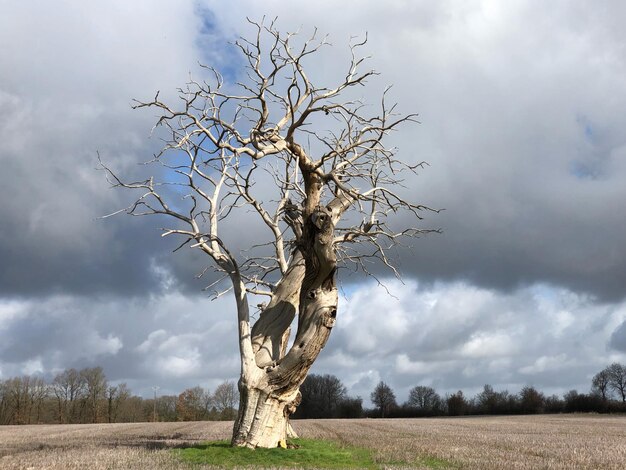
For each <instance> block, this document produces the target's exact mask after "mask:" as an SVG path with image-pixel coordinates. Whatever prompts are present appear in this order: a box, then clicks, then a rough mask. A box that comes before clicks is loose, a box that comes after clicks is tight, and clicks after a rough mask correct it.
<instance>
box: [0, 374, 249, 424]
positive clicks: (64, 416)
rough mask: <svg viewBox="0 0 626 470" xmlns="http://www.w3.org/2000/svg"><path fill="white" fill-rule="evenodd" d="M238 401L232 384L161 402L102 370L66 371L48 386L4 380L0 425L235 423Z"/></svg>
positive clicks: (28, 379)
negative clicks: (113, 380)
mask: <svg viewBox="0 0 626 470" xmlns="http://www.w3.org/2000/svg"><path fill="white" fill-rule="evenodd" d="M237 402H238V394H237V390H236V387H235V385H234V383H233V382H230V381H227V382H224V383H222V384H220V385H219V386H218V387H217V388H216V389H215V391H214V392H213V393H210V391H209V390H207V389H204V388H202V387H193V388H189V389H186V390H184V391H183V392H182V393H181V394H180V395H161V396H157V398H156V401H155V399H154V398H148V399H146V398H142V397H139V396H136V395H133V394H132V392H131V390H130V389H129V387H128V385H127V384H126V383H121V384H117V385H114V384H111V383H109V382H108V380H107V378H106V376H105V374H104V371H103V369H102V368H101V367H93V368H85V369H81V370H76V369H67V370H64V371H63V372H61V373H59V374H57V375H56V376H55V377H54V378H53V379H52V380H51V381H49V382H47V381H45V380H44V379H43V378H41V377H37V376H23V377H14V378H10V379H7V380H0V424H39V423H47V424H53V423H57V424H65V423H123V422H141V421H154V420H157V421H192V420H193V421H198V420H231V419H233V418H234V416H235V414H236V407H237Z"/></svg>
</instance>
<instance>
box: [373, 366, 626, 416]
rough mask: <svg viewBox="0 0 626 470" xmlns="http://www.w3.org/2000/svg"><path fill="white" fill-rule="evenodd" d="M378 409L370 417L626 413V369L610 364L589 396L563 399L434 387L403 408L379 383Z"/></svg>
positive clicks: (414, 392)
mask: <svg viewBox="0 0 626 470" xmlns="http://www.w3.org/2000/svg"><path fill="white" fill-rule="evenodd" d="M370 398H371V401H372V403H373V404H374V406H375V408H374V409H372V410H365V411H364V415H365V416H368V417H377V418H379V417H387V418H398V417H420V416H461V415H479V414H480V415H498V414H537V413H580V412H582V413H584V412H597V413H624V412H626V366H625V365H623V364H619V363H614V364H611V365H610V366H608V367H606V368H605V369H603V370H601V371H600V372H598V373H597V374H596V375H595V376H594V377H593V379H592V381H591V389H590V392H589V393H579V392H578V391H577V390H570V391H569V392H567V393H565V394H564V395H563V396H562V397H559V396H558V395H551V396H546V395H545V394H544V393H542V392H541V391H539V390H537V389H536V388H535V387H533V386H525V387H523V388H522V390H521V391H520V392H519V393H517V394H513V393H509V392H508V391H507V390H502V391H496V390H494V389H493V387H492V386H491V385H485V386H484V387H483V389H482V391H481V392H479V393H478V394H476V396H474V397H471V398H468V397H466V396H465V395H464V394H463V391H461V390H459V391H458V392H456V393H452V394H446V395H444V396H441V395H439V394H438V393H437V392H436V390H435V389H434V388H432V387H427V386H423V385H418V386H415V387H413V388H412V389H411V390H410V392H409V398H408V400H407V401H406V402H405V403H403V404H398V403H397V402H396V397H395V394H394V392H393V390H392V389H391V388H390V387H389V386H388V385H387V384H386V383H384V382H382V381H381V382H380V383H379V384H378V385H377V386H376V388H375V389H374V391H373V392H372V393H371V395H370Z"/></svg>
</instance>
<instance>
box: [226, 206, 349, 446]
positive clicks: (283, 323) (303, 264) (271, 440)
mask: <svg viewBox="0 0 626 470" xmlns="http://www.w3.org/2000/svg"><path fill="white" fill-rule="evenodd" d="M307 212H308V211H306V210H305V219H306V222H305V224H304V227H303V229H304V230H303V237H302V244H301V246H299V247H298V248H296V253H295V254H294V256H293V258H292V264H291V266H290V267H289V270H288V271H287V273H286V275H285V277H284V278H283V279H282V281H281V282H280V284H279V286H278V288H277V290H276V294H275V296H274V298H273V299H272V302H271V303H270V304H269V305H268V306H267V308H266V309H265V310H264V312H263V313H262V314H261V317H260V318H259V320H258V321H257V323H256V324H255V325H254V327H253V329H252V338H253V339H252V341H253V349H254V353H255V362H256V366H257V367H256V368H254V369H253V370H252V371H249V373H248V374H245V373H242V376H241V379H240V381H239V392H240V403H239V413H238V415H237V419H236V420H235V425H234V429H233V439H232V441H233V445H237V446H247V447H252V448H254V447H276V446H279V445H284V444H285V441H286V439H287V437H295V434H294V433H293V430H292V429H291V427H290V426H289V415H291V414H292V413H293V412H294V411H295V410H296V407H297V406H298V404H299V403H300V392H299V389H300V385H301V384H302V382H303V381H304V379H305V378H306V375H307V373H308V371H309V369H310V367H311V365H313V362H314V361H315V359H316V358H317V356H318V355H319V353H320V351H321V350H322V348H323V347H324V345H325V344H326V341H327V340H328V337H329V335H330V332H331V329H332V327H333V326H334V325H335V319H336V316H337V299H338V296H337V289H336V287H335V279H334V275H335V269H336V265H337V260H336V256H335V252H334V248H333V244H332V240H333V236H334V223H333V217H332V213H331V210H329V209H328V208H323V207H319V206H317V207H315V208H314V209H313V211H312V212H308V214H307ZM296 310H298V311H299V318H298V331H297V333H296V337H295V340H294V343H293V345H292V347H291V349H290V350H289V352H288V353H287V354H285V352H286V347H287V341H288V338H289V329H290V325H291V322H292V321H293V318H294V315H295V312H296Z"/></svg>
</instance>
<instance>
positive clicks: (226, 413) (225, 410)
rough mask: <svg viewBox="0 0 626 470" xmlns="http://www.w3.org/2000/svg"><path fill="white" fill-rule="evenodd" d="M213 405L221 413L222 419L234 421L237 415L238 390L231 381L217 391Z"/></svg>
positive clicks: (222, 384)
mask: <svg viewBox="0 0 626 470" xmlns="http://www.w3.org/2000/svg"><path fill="white" fill-rule="evenodd" d="M212 401H213V405H214V406H215V408H217V411H218V412H219V413H220V416H221V419H233V418H234V417H235V415H236V413H235V407H236V406H237V389H236V388H235V384H234V383H233V382H231V381H230V380H227V381H226V382H222V383H221V384H219V385H218V386H217V388H216V389H215V393H214V394H213V400H212Z"/></svg>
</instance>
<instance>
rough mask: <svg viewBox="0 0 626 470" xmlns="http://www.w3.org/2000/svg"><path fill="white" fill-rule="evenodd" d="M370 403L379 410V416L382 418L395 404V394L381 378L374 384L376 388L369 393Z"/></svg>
mask: <svg viewBox="0 0 626 470" xmlns="http://www.w3.org/2000/svg"><path fill="white" fill-rule="evenodd" d="M370 399H371V400H372V403H374V405H376V408H378V410H380V417H381V418H384V417H385V415H389V412H390V411H391V410H392V409H393V408H395V407H396V406H397V404H396V395H395V393H393V390H392V389H391V387H390V386H389V385H387V384H386V383H385V382H383V381H382V380H381V381H380V382H379V383H378V385H376V388H375V389H374V391H373V392H372V394H371V395H370Z"/></svg>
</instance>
